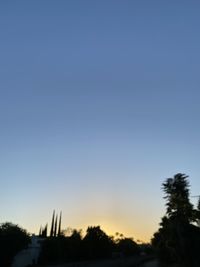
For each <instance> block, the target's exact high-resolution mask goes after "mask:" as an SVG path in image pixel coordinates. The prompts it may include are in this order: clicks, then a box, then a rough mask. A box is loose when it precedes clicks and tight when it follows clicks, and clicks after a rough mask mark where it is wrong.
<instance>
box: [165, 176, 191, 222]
mask: <svg viewBox="0 0 200 267" xmlns="http://www.w3.org/2000/svg"><path fill="white" fill-rule="evenodd" d="M187 178H188V176H186V175H185V174H182V173H178V174H176V175H174V177H173V178H168V179H166V181H165V182H164V183H163V191H164V193H165V197H164V198H165V199H167V203H166V206H167V211H166V215H167V216H168V218H174V219H177V220H181V221H185V222H191V221H193V220H194V213H193V205H192V204H191V203H190V200H189V182H188V180H187Z"/></svg>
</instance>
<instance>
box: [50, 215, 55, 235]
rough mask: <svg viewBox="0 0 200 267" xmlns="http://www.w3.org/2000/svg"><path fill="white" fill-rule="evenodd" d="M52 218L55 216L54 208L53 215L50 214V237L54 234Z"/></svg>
mask: <svg viewBox="0 0 200 267" xmlns="http://www.w3.org/2000/svg"><path fill="white" fill-rule="evenodd" d="M54 218H55V210H54V211H53V216H52V221H51V231H50V236H51V237H52V236H53V235H54Z"/></svg>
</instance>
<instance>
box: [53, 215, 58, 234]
mask: <svg viewBox="0 0 200 267" xmlns="http://www.w3.org/2000/svg"><path fill="white" fill-rule="evenodd" d="M57 221H58V215H56V219H55V225H54V236H57Z"/></svg>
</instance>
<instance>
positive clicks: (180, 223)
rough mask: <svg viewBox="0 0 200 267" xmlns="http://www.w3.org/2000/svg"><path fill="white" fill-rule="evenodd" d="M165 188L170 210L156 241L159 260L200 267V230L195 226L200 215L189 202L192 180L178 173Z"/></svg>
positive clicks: (156, 236) (155, 246)
mask: <svg viewBox="0 0 200 267" xmlns="http://www.w3.org/2000/svg"><path fill="white" fill-rule="evenodd" d="M162 186H163V191H164V193H165V196H164V198H165V199H166V200H167V202H166V207H167V209H166V214H165V216H164V217H163V218H162V221H161V223H160V228H159V230H158V231H157V232H156V233H155V234H154V237H153V239H152V244H153V246H154V248H155V249H156V251H157V253H158V257H159V259H160V260H161V261H162V262H168V263H176V264H179V265H180V266H187V267H197V266H200V255H199V252H198V251H199V246H200V229H199V228H198V227H196V226H195V225H194V224H192V222H195V221H197V218H198V214H199V213H198V211H197V210H195V209H194V208H193V205H192V204H191V203H190V200H189V182H188V176H186V175H185V174H181V173H178V174H176V175H174V177H173V178H168V179H166V181H165V182H164V183H163V185H162Z"/></svg>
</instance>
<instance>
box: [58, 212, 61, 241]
mask: <svg viewBox="0 0 200 267" xmlns="http://www.w3.org/2000/svg"><path fill="white" fill-rule="evenodd" d="M61 220H62V211H61V212H60V218H59V226H58V236H60V235H61Z"/></svg>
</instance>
